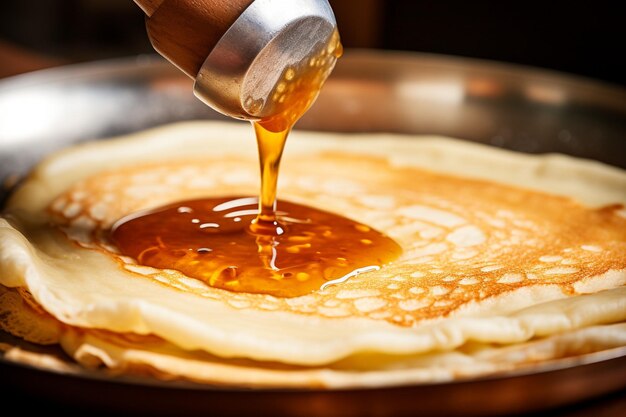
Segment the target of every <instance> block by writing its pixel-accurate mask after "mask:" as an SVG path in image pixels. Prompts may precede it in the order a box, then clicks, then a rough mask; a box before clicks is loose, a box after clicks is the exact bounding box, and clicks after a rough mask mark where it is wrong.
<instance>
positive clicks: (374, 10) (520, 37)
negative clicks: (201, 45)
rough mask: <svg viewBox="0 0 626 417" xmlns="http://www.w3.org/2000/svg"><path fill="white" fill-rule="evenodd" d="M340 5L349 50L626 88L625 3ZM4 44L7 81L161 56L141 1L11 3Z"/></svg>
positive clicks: (383, 1)
mask: <svg viewBox="0 0 626 417" xmlns="http://www.w3.org/2000/svg"><path fill="white" fill-rule="evenodd" d="M331 3H332V5H333V7H334V9H335V12H336V14H337V19H338V21H339V28H340V32H341V34H342V37H343V40H344V44H345V45H346V47H370V48H383V49H397V50H408V51H421V52H432V53H440V54H451V55H460V56H467V57H477V58H484V59H492V60H498V61H507V62H513V63H519V64H525V65H532V66H538V67H544V68H551V69H556V70H559V71H564V72H570V73H575V74H579V75H583V76H588V77H593V78H597V79H601V80H605V81H609V82H613V83H617V84H621V85H624V84H626V66H625V64H624V61H626V60H624V59H623V55H624V50H625V48H624V39H626V16H625V15H624V14H623V13H619V12H618V11H617V4H618V2H610V1H587V2H574V1H568V2H566V1H547V0H546V1H543V2H535V1H523V2H522V1H447V0H440V1H437V0H331ZM3 41H4V42H3ZM2 46H4V47H5V56H4V58H3V56H2V55H0V71H3V72H4V74H3V75H9V74H10V73H11V72H14V73H16V72H21V71H23V70H28V69H31V67H33V68H34V67H37V66H52V65H56V64H60V63H68V62H76V61H85V60H93V59H102V58H110V57H117V56H127V55H132V54H137V53H146V52H151V51H152V49H151V47H150V45H149V43H148V41H147V38H146V35H145V31H144V24H143V15H142V13H141V11H140V10H139V9H138V8H137V7H136V6H135V5H134V4H133V2H132V0H2V12H1V13H0V48H1V47H2ZM16 47H17V48H16ZM6 51H10V52H6ZM12 52H15V54H13V53H12ZM7 56H8V58H7ZM15 56H20V57H24V58H26V65H24V61H23V62H22V67H20V64H19V63H18V64H17V67H16V68H9V67H10V65H11V64H12V60H13V57H15ZM29 60H31V61H32V62H31V61H29ZM37 60H39V62H37Z"/></svg>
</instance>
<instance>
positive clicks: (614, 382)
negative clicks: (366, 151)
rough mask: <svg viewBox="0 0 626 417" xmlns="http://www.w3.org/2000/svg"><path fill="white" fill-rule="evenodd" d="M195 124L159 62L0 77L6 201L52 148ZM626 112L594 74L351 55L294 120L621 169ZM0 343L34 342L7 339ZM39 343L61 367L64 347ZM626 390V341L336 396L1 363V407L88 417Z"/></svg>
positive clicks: (514, 406)
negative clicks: (506, 367)
mask: <svg viewBox="0 0 626 417" xmlns="http://www.w3.org/2000/svg"><path fill="white" fill-rule="evenodd" d="M202 118H205V119H206V118H210V119H218V118H221V116H219V115H218V114H216V113H214V112H212V111H211V110H209V109H208V108H207V107H205V106H204V105H202V104H201V103H199V102H198V101H197V100H196V99H195V98H194V97H193V96H192V94H191V81H190V80H188V79H186V78H185V77H184V76H183V75H181V74H179V73H178V71H177V70H175V69H174V68H173V67H171V66H170V65H169V64H167V63H165V62H163V61H161V60H159V59H157V58H153V57H140V58H134V59H127V60H119V61H109V62H103V63H93V64H86V65H79V66H72V67H65V68H58V69H53V70H46V71H41V72H38V73H32V74H27V75H23V76H18V77H14V78H11V79H7V80H4V81H0V184H5V186H4V188H2V187H0V202H1V201H2V200H3V199H4V198H6V196H7V195H8V193H10V189H11V186H12V185H13V184H14V183H15V182H16V181H19V178H20V177H21V176H22V175H23V174H24V173H25V172H27V171H28V169H29V168H30V167H32V166H33V164H34V163H36V162H37V161H38V160H39V159H40V158H41V157H43V156H44V155H46V154H48V153H50V152H52V151H53V150H55V149H60V148H63V147H66V146H69V145H70V144H72V143H76V142H81V141H87V140H95V139H97V138H103V137H110V136H113V135H118V134H122V133H127V132H132V131H137V130H141V129H144V128H146V127H150V126H155V125H160V124H165V123H169V122H173V121H177V120H189V119H202ZM625 120H626V91H625V90H624V89H621V88H618V87H615V86H610V85H606V84H602V83H599V82H595V81H591V80H586V79H580V78H575V77H570V76H566V75H563V74H558V73H553V72H547V71H542V70H536V69H528V68H522V67H517V66H511V65H505V64H497V63H489V62H483V61H474V60H468V59H459V58H450V57H439V56H432V55H419V54H410V55H409V54H397V53H381V52H377V53H374V52H352V53H348V54H347V56H346V57H345V58H343V59H342V60H341V62H340V64H339V65H338V67H337V69H336V71H335V73H334V74H333V76H332V77H331V80H330V81H329V82H328V84H327V86H326V87H325V89H324V91H323V93H322V95H321V97H320V99H319V100H318V102H317V104H316V105H315V106H314V108H313V109H311V111H310V112H309V113H308V114H307V115H306V116H305V118H304V119H303V120H302V121H301V122H300V123H299V125H298V127H299V128H301V129H315V130H328V131H342V132H355V131H366V132H371V131H391V132H404V133H429V134H444V135H450V136H455V137H459V138H464V139H468V140H472V141H477V142H482V143H486V144H490V145H493V146H499V147H504V148H509V149H513V150H517V151H521V152H531V153H544V152H561V153H565V154H570V155H575V156H582V157H586V158H590V159H595V160H598V161H602V162H605V163H608V164H612V165H615V166H619V167H622V168H626V124H625ZM625 192H626V190H625ZM0 204H1V203H0ZM3 344H4V346H13V345H20V346H22V347H23V348H24V349H27V350H41V348H39V347H36V346H32V345H29V344H27V343H24V342H21V341H18V340H17V339H15V338H13V337H11V336H9V335H8V334H6V333H2V332H0V346H3ZM45 351H46V352H47V353H51V354H54V355H58V356H59V357H60V358H61V359H63V360H66V358H65V356H64V355H63V354H62V353H61V352H60V350H59V349H58V348H47V349H45ZM625 389H626V348H623V349H614V350H610V351H604V352H600V353H596V354H591V355H586V356H582V357H578V358H574V359H567V360H560V361H554V362H551V363H546V364H541V365H537V366H532V367H528V368H526V369H523V370H518V371H516V372H515V373H508V374H507V373H505V374H498V375H493V376H491V377H489V378H481V379H471V380H462V381H458V382H454V383H443V384H425V385H412V386H405V387H394V388H385V389H362V390H332V391H324V390H289V391H283V390H233V389H220V388H216V387H211V386H205V385H197V384H192V383H187V382H161V381H155V380H148V379H138V378H120V377H113V376H110V375H108V374H106V373H104V372H88V371H84V370H82V369H80V368H76V367H73V368H70V369H69V370H68V371H67V372H66V373H58V372H50V371H44V370H41V369H40V368H37V367H33V366H26V365H24V364H20V363H15V362H13V361H11V360H10V359H9V358H6V357H0V393H2V394H1V395H2V403H3V404H2V406H3V407H4V406H7V405H9V404H11V405H12V404H15V405H18V406H19V407H21V409H22V411H24V410H30V409H34V408H39V407H40V406H42V405H43V406H46V407H47V411H48V412H52V411H56V410H59V411H62V412H72V411H73V412H81V411H85V410H90V415H94V411H98V412H102V413H111V412H115V413H116V415H119V414H122V415H138V414H150V415H211V416H230V415H273V416H286V415H293V416H329V417H332V416H413V415H437V416H460V415H464V416H465V415H472V416H478V415H508V414H513V413H528V412H533V411H538V410H543V411H544V412H547V413H549V414H550V415H560V416H565V415H567V416H574V415H576V416H578V415H598V414H600V413H603V412H604V413H606V414H604V415H613V414H614V413H617V414H615V415H618V414H619V413H620V411H622V412H623V411H624V407H626V405H625V402H624V400H623V397H624V395H623V394H624V390H625ZM607 395H608V397H607ZM598 397H599V398H600V399H599V400H594V401H592V402H589V401H590V400H591V399H594V398H598ZM563 407H565V408H563ZM598 407H599V408H598ZM577 410H580V411H577Z"/></svg>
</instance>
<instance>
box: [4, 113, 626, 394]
mask: <svg viewBox="0 0 626 417" xmlns="http://www.w3.org/2000/svg"><path fill="white" fill-rule="evenodd" d="M256 158H257V157H256V149H255V144H254V143H253V139H252V134H251V130H250V128H249V127H246V126H239V125H236V124H228V123H209V122H197V123H187V124H180V125H172V126H167V127H163V128H159V129H157V130H150V131H146V132H142V133H140V134H136V135H134V136H130V137H126V138H119V139H112V140H107V141H99V142H93V143H89V144H85V145H81V146H77V147H74V148H71V149H67V150H65V151H63V152H60V153H57V154H55V155H53V156H51V157H50V158H48V159H47V160H46V161H44V162H43V163H41V164H40V165H39V166H38V167H37V168H36V169H35V170H34V171H33V172H32V173H31V175H30V176H29V177H28V178H27V179H26V180H25V181H24V182H23V183H22V184H21V186H20V187H19V188H18V189H17V190H16V191H15V192H14V193H13V195H12V197H11V199H10V200H9V202H8V204H7V206H6V207H5V210H4V213H3V217H2V218H1V219H0V284H1V286H0V324H1V326H2V328H3V329H4V330H5V331H7V332H9V333H12V334H13V335H16V336H19V337H22V338H24V339H26V340H28V341H31V342H35V343H40V344H57V343H58V344H60V345H61V346H62V348H63V349H64V350H65V351H66V352H67V353H68V354H69V355H70V356H71V357H72V358H74V359H75V360H76V361H77V363H79V364H80V365H82V366H84V367H88V368H104V369H107V370H108V372H112V373H117V374H120V373H121V374H141V375H150V376H152V377H156V378H163V379H173V378H182V379H188V380H193V381H197V382H202V383H210V384H219V385H227V386H246V387H250V386H256V387H327V388H336V387H365V386H389V385H402V384H412V383H422V382H434V381H447V380H456V379H459V378H468V377H475V376H481V375H485V374H493V373H498V372H506V371H509V370H516V369H520V368H524V367H527V366H536V365H537V363H548V362H551V361H555V360H560V359H562V358H567V357H574V356H579V355H584V354H588V353H590V352H597V351H601V350H605V349H612V348H618V347H624V346H626V321H625V320H626V287H624V283H626V212H625V210H624V208H623V206H622V204H625V203H626V172H624V171H621V170H619V169H616V168H612V167H608V166H605V165H602V164H599V163H595V162H590V161H583V160H578V159H574V158H570V157H565V156H559V155H547V156H529V155H522V154H517V153H513V152H508V151H503V150H496V149H493V148H489V147H486V146H482V145H476V144H470V143H467V142H463V141H459V140H453V139H446V138H435V137H404V136H393V135H334V134H319V133H301V132H296V133H294V134H293V135H292V137H291V138H290V141H289V142H288V144H287V151H286V155H285V157H284V163H283V167H282V172H281V177H280V183H279V198H281V199H284V200H289V201H293V202H297V203H302V204H307V205H310V206H314V207H318V208H321V209H324V210H327V211H331V212H337V213H341V214H342V215H345V216H347V217H350V218H352V219H354V220H357V221H359V222H362V223H364V224H367V225H369V226H372V227H374V228H376V229H378V230H380V231H382V232H384V233H386V234H388V235H389V236H391V237H392V238H394V239H395V240H396V241H397V242H398V243H399V244H400V245H401V246H402V248H403V251H404V252H403V254H402V256H401V257H400V259H398V260H397V261H395V262H394V263H392V264H390V265H386V266H385V267H383V268H381V269H380V270H379V271H375V272H370V273H366V274H362V275H359V276H356V277H353V278H351V279H349V280H348V281H346V282H344V283H341V284H338V285H333V286H329V287H327V288H325V289H324V290H320V291H316V292H313V293H311V294H308V295H304V296H299V297H295V298H278V297H273V296H270V295H264V294H248V293H236V292H229V291H226V290H222V289H218V288H212V287H210V286H208V285H207V284H206V283H205V282H203V281H200V280H197V279H194V278H190V277H186V276H184V275H183V274H181V273H180V272H178V271H175V270H159V269H154V268H151V267H146V266H142V265H138V264H137V263H136V261H135V260H133V259H130V258H128V257H124V256H122V255H120V254H119V251H118V250H117V248H116V247H115V246H114V245H113V244H112V242H111V240H110V228H111V226H112V224H113V223H114V222H115V221H117V220H118V219H120V218H122V217H124V216H126V215H128V214H130V213H133V212H136V211H139V210H143V209H146V208H151V207H156V206H161V205H164V204H167V203H172V202H176V201H180V200H186V199H187V200H188V199H192V198H199V197H205V196H228V195H251V196H253V195H256V193H257V190H258V167H257V160H256ZM4 349H5V352H4V357H5V358H7V359H9V360H15V361H26V362H28V361H31V362H32V361H37V364H38V365H40V366H47V367H52V368H54V367H56V366H60V365H59V364H58V363H56V362H55V361H52V360H50V361H45V360H37V359H36V358H34V357H33V355H32V353H29V354H27V352H25V351H24V350H23V349H21V348H19V347H11V346H8V345H4Z"/></svg>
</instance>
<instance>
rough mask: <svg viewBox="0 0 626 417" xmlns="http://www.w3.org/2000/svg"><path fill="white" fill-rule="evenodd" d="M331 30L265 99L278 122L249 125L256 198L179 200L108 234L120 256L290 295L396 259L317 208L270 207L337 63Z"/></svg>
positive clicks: (355, 226)
mask: <svg viewBox="0 0 626 417" xmlns="http://www.w3.org/2000/svg"><path fill="white" fill-rule="evenodd" d="M341 53H342V47H341V43H340V42H339V35H338V33H337V32H335V33H334V34H333V36H332V37H331V39H330V40H329V42H328V43H327V44H326V45H321V46H320V48H319V50H318V51H317V53H316V54H313V57H312V58H311V59H309V60H307V61H306V62H302V63H301V64H300V65H299V66H298V67H292V68H288V69H286V70H285V72H284V73H283V74H282V76H281V79H280V80H279V82H278V83H277V84H276V86H275V88H274V90H273V92H272V94H271V95H270V99H271V100H272V101H273V103H272V105H273V106H274V108H275V110H276V112H275V113H276V115H275V116H273V117H271V118H267V119H264V120H260V121H257V122H254V123H253V125H254V131H255V134H256V138H257V145H258V149H259V160H260V168H261V193H260V197H259V198H258V199H257V198H251V197H236V198H234V197H231V198H212V199H202V200H194V201H184V202H179V203H176V204H174V205H170V206H166V207H162V208H158V209H155V210H151V211H149V212H146V213H143V214H141V215H136V214H135V215H132V216H130V217H129V218H128V219H122V220H121V221H119V222H118V224H117V226H116V227H115V228H114V230H113V232H112V238H113V241H114V242H115V243H116V244H117V245H118V247H119V249H120V251H121V252H122V253H123V254H124V255H128V256H131V257H133V258H135V259H136V260H137V261H138V262H139V263H140V264H142V265H148V266H152V267H156V268H161V269H176V270H179V271H181V272H182V273H184V274H185V275H187V276H190V277H194V278H198V279H200V280H203V281H205V282H206V283H208V284H209V285H211V286H214V287H218V288H223V289H227V290H231V291H237V292H249V293H264V294H271V295H275V296H281V297H295V296H299V295H303V294H307V293H309V292H312V291H315V290H318V289H320V288H322V287H323V286H324V285H325V284H328V283H333V282H340V281H342V280H344V279H347V278H348V277H350V276H352V275H354V274H357V273H360V272H364V271H369V270H372V269H377V268H378V267H380V266H381V265H383V264H385V263H388V262H391V261H393V260H394V259H396V258H397V257H398V256H399V254H400V253H401V249H400V247H399V246H398V245H397V244H396V243H395V242H394V241H393V240H392V239H390V238H389V237H387V236H385V235H383V234H382V233H380V232H377V231H376V230H373V229H371V228H370V227H368V226H366V225H363V224H360V223H357V222H354V221H352V220H349V219H347V218H345V217H342V216H339V215H336V214H332V213H328V212H325V211H322V210H319V209H316V208H312V207H305V206H302V205H298V204H293V203H289V202H285V201H281V202H280V204H278V205H277V202H276V186H277V182H278V172H279V167H280V160H281V156H282V153H283V149H284V146H285V142H286V140H287V136H288V135H289V132H290V131H291V128H292V127H293V125H294V124H295V123H296V122H297V121H298V119H299V118H300V117H301V116H302V115H303V114H304V113H305V112H306V111H307V110H308V108H309V107H310V106H311V105H312V104H313V102H314V101H315V99H316V98H317V96H318V94H319V91H320V89H321V88H322V85H323V84H324V82H325V81H326V79H327V78H328V75H329V74H330V72H331V71H332V68H333V67H334V64H335V62H336V60H337V58H338V57H339V56H341Z"/></svg>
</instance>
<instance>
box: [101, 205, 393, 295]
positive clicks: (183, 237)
mask: <svg viewBox="0 0 626 417" xmlns="http://www.w3.org/2000/svg"><path fill="white" fill-rule="evenodd" d="M257 207H258V199H257V198H254V197H229V198H212V199H201V200H194V201H185V202H180V203H176V204H173V205H170V206H166V207H162V208H158V209H155V210H151V211H149V212H146V213H142V214H141V215H140V216H137V215H133V216H132V217H131V218H129V220H125V219H122V220H121V221H120V222H119V225H118V226H117V227H116V228H115V230H114V232H113V238H114V241H115V242H116V243H117V245H118V247H119V249H120V251H121V252H122V253H124V254H125V255H128V256H131V257H133V258H135V259H136V260H137V261H138V262H139V263H140V264H142V265H148V266H152V267H155V268H161V269H176V270H179V271H181V272H182V273H184V274H185V275H187V276H190V277H194V278H198V279H200V280H202V281H204V282H206V283H207V284H209V285H211V286H213V287H218V288H223V289H227V290H231V291H237V292H249V293H265V294H272V295H275V296H280V297H294V296H298V295H303V294H307V293H309V292H312V291H315V290H318V289H320V287H322V286H323V285H324V284H326V283H328V282H331V281H333V280H339V279H341V278H342V277H346V276H347V275H350V274H352V273H354V272H355V271H356V272H358V271H363V270H370V269H372V268H373V267H377V266H380V265H383V264H385V263H388V262H390V261H392V260H394V259H395V258H396V257H397V256H398V255H399V253H400V248H399V246H398V245H397V244H396V243H395V242H394V241H393V240H392V239H390V238H389V237H387V236H385V235H383V234H382V233H380V232H377V231H376V230H373V229H371V228H370V227H368V226H366V225H364V224H360V223H357V222H354V221H353V220H350V219H347V218H345V217H342V216H339V215H336V214H333V213H329V212H326V211H323V210H318V209H315V208H313V207H307V206H303V205H299V204H294V203H290V202H287V201H279V203H278V207H279V209H278V210H277V211H276V217H275V221H276V223H277V224H279V225H280V227H281V229H282V231H283V232H282V233H281V234H276V235H272V234H263V233H261V234H255V233H253V232H251V231H250V224H251V222H252V221H253V220H254V219H256V216H257Z"/></svg>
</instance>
